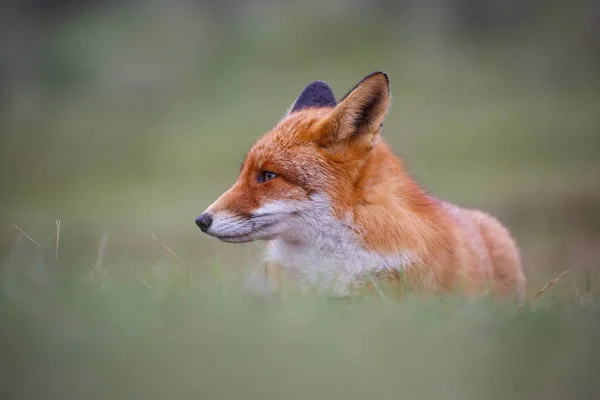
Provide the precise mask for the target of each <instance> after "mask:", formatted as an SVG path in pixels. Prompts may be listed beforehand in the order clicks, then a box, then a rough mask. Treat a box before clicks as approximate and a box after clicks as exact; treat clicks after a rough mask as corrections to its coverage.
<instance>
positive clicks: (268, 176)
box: [256, 171, 277, 183]
mask: <svg viewBox="0 0 600 400" xmlns="http://www.w3.org/2000/svg"><path fill="white" fill-rule="evenodd" d="M275 178H277V174H276V173H275V172H270V171H261V172H260V173H259V174H258V177H257V178H256V181H257V182H258V183H264V182H268V181H270V180H273V179H275Z"/></svg>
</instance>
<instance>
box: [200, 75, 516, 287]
mask: <svg viewBox="0 0 600 400" xmlns="http://www.w3.org/2000/svg"><path fill="white" fill-rule="evenodd" d="M389 102H390V93H389V81H388V78H387V75H385V74H384V73H375V74H372V75H370V76H369V77H367V78H365V80H363V81H362V82H361V83H360V84H359V85H357V87H356V88H355V89H353V90H352V91H351V92H350V93H349V94H348V95H347V96H346V97H345V98H344V99H343V100H342V101H341V102H340V103H339V104H338V105H337V106H335V107H323V108H318V107H311V108H307V109H302V110H299V111H296V112H293V113H290V114H289V115H287V116H286V117H284V119H283V120H282V121H280V122H279V123H278V124H277V126H275V128H273V129H272V130H271V131H270V132H268V133H267V134H265V135H264V136H263V137H262V138H260V139H259V140H258V141H257V143H256V144H255V145H254V146H253V148H252V149H251V150H250V152H249V153H248V155H247V157H246V159H245V161H244V164H243V166H242V171H241V173H240V175H239V177H238V180H237V182H236V183H235V184H234V186H233V187H232V188H231V189H230V190H229V191H227V192H226V193H225V194H224V195H223V196H221V198H219V200H217V201H216V202H215V203H214V204H213V205H212V206H211V207H209V209H208V210H207V212H211V213H213V214H214V213H217V212H219V211H222V210H226V211H227V212H228V213H230V214H235V215H242V216H244V215H252V213H253V212H254V211H255V210H257V209H258V208H260V207H261V206H263V205H265V204H270V203H271V202H273V201H277V200H297V201H308V199H310V197H311V195H313V194H315V193H323V194H325V195H326V196H327V198H328V199H331V207H332V210H333V214H334V216H335V218H337V219H338V220H339V221H344V224H345V225H344V226H345V227H346V228H347V229H348V230H350V231H352V233H353V234H354V235H356V237H357V238H358V239H359V242H360V244H359V245H360V246H362V247H363V248H364V249H365V250H366V251H370V252H373V254H379V255H384V256H385V255H393V254H394V252H397V251H399V250H400V249H403V250H409V251H410V254H413V255H414V258H415V261H414V262H413V263H411V265H409V266H407V267H406V269H405V270H404V272H402V273H400V272H398V271H396V270H393V271H389V272H388V273H387V274H384V275H385V277H386V278H387V279H388V280H389V281H390V282H391V283H393V284H394V285H395V286H396V287H398V286H399V285H398V282H400V280H401V279H402V280H406V284H407V286H408V287H409V288H411V289H414V290H423V291H427V292H430V291H442V292H451V291H456V290H463V291H466V292H468V293H475V292H481V291H485V290H487V289H492V290H493V292H494V293H495V294H498V295H501V296H504V295H507V294H510V293H514V292H517V293H519V294H521V295H523V294H524V286H525V277H524V274H523V271H522V268H521V264H520V257H519V252H518V249H517V246H516V244H515V242H514V240H513V239H512V238H511V236H510V234H509V232H508V231H507V230H506V228H504V226H502V224H501V223H500V222H498V221H497V220H496V219H494V218H493V217H492V216H490V215H488V214H486V213H483V212H481V211H477V210H469V209H464V208H460V207H458V206H455V205H452V204H450V203H448V202H444V201H442V200H438V199H436V198H435V197H433V196H432V195H430V194H428V193H426V192H425V191H424V190H423V189H422V188H421V187H420V186H419V184H418V183H417V182H416V181H415V180H414V179H413V178H412V177H411V176H410V175H409V174H408V172H407V171H406V170H405V168H404V167H403V164H402V162H401V160H400V159H399V158H398V157H396V156H395V155H394V154H393V152H392V150H391V149H390V148H389V146H388V145H387V144H386V143H385V141H384V140H383V139H382V138H381V129H380V127H381V124H382V123H383V120H384V118H385V116H386V112H387V109H388V106H389ZM262 171H273V172H275V173H277V174H278V178H277V179H273V180H272V181H270V182H267V183H257V179H256V177H257V176H258V175H259V174H261V173H262ZM315 229H318V227H315ZM286 234H287V233H286V232H278V233H277V234H274V235H272V236H268V235H267V236H265V237H259V238H258V239H266V240H272V239H274V238H276V237H286V236H285V235H286ZM288 236H290V235H288ZM290 237H291V236H290ZM290 240H291V239H290ZM296 240H297V239H296ZM269 274H271V275H273V274H274V275H277V274H278V272H276V268H275V267H269ZM277 276H278V275H277ZM277 282H278V283H277V284H278V285H279V282H280V279H279V278H277Z"/></svg>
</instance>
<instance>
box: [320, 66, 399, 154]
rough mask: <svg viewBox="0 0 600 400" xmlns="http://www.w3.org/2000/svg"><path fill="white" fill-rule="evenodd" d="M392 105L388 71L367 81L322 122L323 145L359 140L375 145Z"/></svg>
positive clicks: (367, 77)
mask: <svg viewBox="0 0 600 400" xmlns="http://www.w3.org/2000/svg"><path fill="white" fill-rule="evenodd" d="M389 104H390V83H389V78H388V76H387V74H386V73H385V72H374V73H372V74H369V75H367V76H366V77H365V78H363V79H362V80H361V81H360V82H359V83H358V84H357V85H356V86H355V87H354V88H353V89H352V90H351V91H350V92H349V93H348V94H347V95H346V96H345V97H344V98H343V99H342V101H340V103H339V104H338V105H337V106H336V107H335V108H334V109H333V110H332V111H331V113H330V114H329V115H328V116H327V117H325V118H324V120H323V121H322V122H321V128H322V135H323V136H322V142H323V143H322V144H324V145H326V144H333V143H336V142H339V141H343V140H348V139H355V140H360V141H364V142H365V144H369V143H370V144H373V143H374V141H375V139H376V137H377V135H378V134H379V132H380V128H381V125H382V124H383V121H384V120H385V117H386V115H387V111H388V107H389Z"/></svg>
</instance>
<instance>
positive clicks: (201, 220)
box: [196, 213, 212, 233]
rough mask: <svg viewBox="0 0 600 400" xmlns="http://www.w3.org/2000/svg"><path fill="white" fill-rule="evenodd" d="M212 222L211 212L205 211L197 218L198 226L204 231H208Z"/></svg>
mask: <svg viewBox="0 0 600 400" xmlns="http://www.w3.org/2000/svg"><path fill="white" fill-rule="evenodd" d="M211 223H212V215H210V214H209V213H204V214H202V215H200V216H199V217H198V218H196V225H198V228H200V230H201V231H202V232H204V233H206V231H207V230H208V227H209V226H210V224H211Z"/></svg>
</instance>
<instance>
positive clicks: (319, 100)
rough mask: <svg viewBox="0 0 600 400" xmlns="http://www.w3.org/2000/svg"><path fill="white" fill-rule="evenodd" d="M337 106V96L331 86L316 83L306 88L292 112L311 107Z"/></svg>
mask: <svg viewBox="0 0 600 400" xmlns="http://www.w3.org/2000/svg"><path fill="white" fill-rule="evenodd" d="M335 105H336V101H335V96H334V94H333V90H331V88H330V87H329V85H328V84H327V83H325V82H323V81H314V82H311V83H309V84H308V86H306V87H305V88H304V90H303V91H302V93H301V94H300V97H298V99H297V100H296V103H294V107H293V108H292V110H291V112H294V111H299V110H302V109H304V108H310V107H335Z"/></svg>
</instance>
